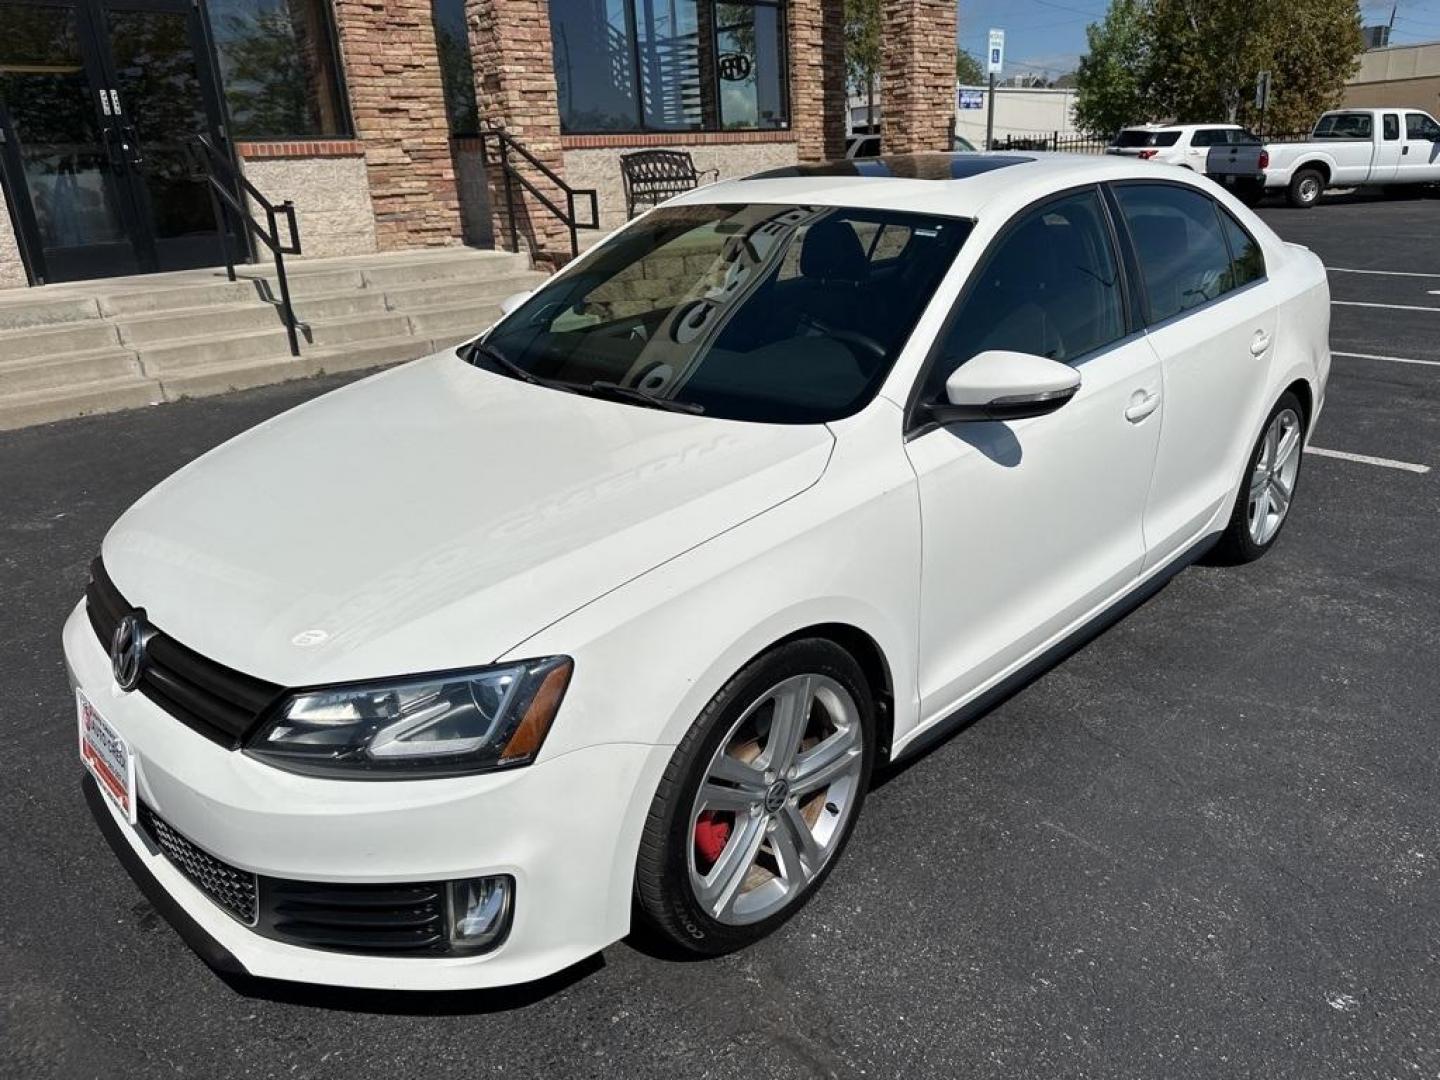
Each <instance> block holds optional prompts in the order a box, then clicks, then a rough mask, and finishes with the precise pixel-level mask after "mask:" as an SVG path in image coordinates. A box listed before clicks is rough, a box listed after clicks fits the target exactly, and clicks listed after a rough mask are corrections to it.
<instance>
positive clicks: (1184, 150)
mask: <svg viewBox="0 0 1440 1080" xmlns="http://www.w3.org/2000/svg"><path fill="white" fill-rule="evenodd" d="M1252 145H1253V146H1259V145H1260V140H1259V139H1258V138H1256V137H1255V136H1254V135H1252V134H1250V132H1248V131H1246V130H1245V129H1244V128H1242V127H1240V126H1239V125H1238V124H1143V125H1140V126H1138V127H1128V128H1121V129H1120V131H1119V132H1117V133H1116V135H1115V138H1113V139H1112V140H1111V141H1110V145H1109V146H1107V147H1106V148H1105V152H1106V153H1107V154H1116V155H1118V156H1120V157H1134V158H1139V159H1141V160H1142V161H1155V162H1158V163H1160V164H1161V165H1180V166H1183V167H1184V168H1187V169H1190V170H1192V171H1194V172H1198V173H1203V172H1204V171H1205V162H1206V158H1207V156H1208V155H1209V153H1210V151H1211V149H1212V148H1214V147H1217V146H1252Z"/></svg>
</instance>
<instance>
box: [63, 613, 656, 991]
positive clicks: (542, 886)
mask: <svg viewBox="0 0 1440 1080" xmlns="http://www.w3.org/2000/svg"><path fill="white" fill-rule="evenodd" d="M64 646H65V656H66V662H67V665H68V667H69V671H70V677H71V680H72V682H73V683H74V684H76V685H78V686H79V687H80V688H81V689H83V690H84V691H85V694H86V696H87V697H88V698H89V699H90V700H91V702H92V703H93V704H94V705H95V707H96V708H97V709H99V710H100V712H101V713H102V714H103V715H104V716H105V718H106V720H108V721H109V722H110V723H111V724H112V725H113V726H114V727H115V728H116V729H117V730H118V731H119V732H120V734H121V735H122V736H123V737H124V738H125V739H126V740H127V742H128V743H129V744H130V747H131V749H132V750H133V752H134V753H135V755H136V757H137V763H136V786H137V789H138V793H139V796H140V799H141V801H142V802H144V803H145V804H147V805H148V806H150V807H152V808H153V809H154V810H155V811H156V812H157V813H158V814H160V815H161V816H162V817H163V818H164V819H165V820H166V821H168V822H169V823H170V824H171V825H172V826H173V827H174V828H175V829H177V830H179V831H180V832H181V833H183V834H184V835H185V836H186V837H187V838H188V839H189V840H190V841H192V842H193V843H194V844H196V845H198V846H199V847H201V848H203V849H204V850H205V851H207V852H209V853H210V854H212V855H214V856H215V857H216V858H219V859H223V860H224V861H225V862H227V863H230V864H231V865H233V866H236V867H239V868H242V869H244V870H249V871H253V872H254V873H256V874H260V875H263V876H268V877H277V878H290V879H297V880H302V881H322V882H340V883H347V882H353V883H362V882H363V883H369V884H376V883H382V882H414V881H436V880H449V879H454V878H469V877H481V876H487V875H493V874H509V875H510V876H512V877H513V878H514V879H515V907H514V919H513V922H512V924H511V928H510V932H509V935H508V937H507V938H506V939H505V941H504V942H503V943H502V944H501V945H500V946H499V947H498V948H496V949H495V950H494V951H492V952H489V953H484V954H481V955H478V956H434V957H395V956H375V955H357V954H352V953H342V952H333V951H327V950H321V949H313V948H305V947H300V946H296V945H293V944H289V943H285V942H281V941H276V940H274V939H271V938H266V937H262V936H260V935H259V934H257V933H256V932H255V931H254V930H252V929H250V928H249V927H247V926H244V925H242V924H241V923H239V922H237V921H236V920H235V919H233V918H231V916H229V915H228V914H226V913H225V911H224V910H222V909H221V908H220V907H219V906H217V905H216V904H215V903H214V902H213V901H212V900H211V899H210V898H209V897H208V896H207V895H206V894H205V893H203V892H201V891H200V889H198V888H197V887H196V886H195V885H193V884H192V883H191V881H190V880H189V879H188V878H186V877H185V876H184V875H183V874H181V873H180V872H179V870H177V869H176V867H175V866H174V865H173V864H171V863H170V861H169V860H168V859H167V858H166V857H165V856H164V854H162V853H161V852H160V851H159V850H158V849H157V848H155V846H154V845H153V844H152V843H151V841H150V840H149V838H148V837H146V836H145V835H144V834H143V833H142V832H141V831H140V830H138V829H136V828H134V827H132V826H131V825H130V824H129V823H128V821H126V820H125V819H124V818H123V816H122V815H120V814H119V813H118V812H116V811H115V810H114V808H113V806H112V805H111V804H110V802H109V801H108V800H106V799H104V798H103V797H101V796H99V793H98V791H96V792H95V794H94V796H93V797H92V804H93V803H94V799H95V798H98V799H99V805H98V806H95V809H96V812H97V814H104V815H108V817H109V819H110V824H111V825H112V826H113V829H110V828H107V829H106V830H105V831H106V832H107V834H108V835H109V838H110V839H111V842H112V844H113V843H117V842H118V843H123V844H124V845H125V846H126V847H127V848H128V850H129V852H130V854H131V855H132V856H133V860H131V859H126V860H124V861H126V862H127V863H130V865H131V869H132V872H133V873H135V876H136V877H137V879H138V880H140V882H141V884H142V887H143V886H144V884H145V879H144V877H142V876H141V871H143V873H144V874H145V875H148V876H149V878H151V879H153V881H154V883H155V884H156V885H157V886H158V888H160V889H162V890H163V891H164V894H165V895H166V896H167V897H168V898H169V899H170V901H172V902H173V904H174V905H175V906H176V907H177V908H178V909H179V910H180V912H182V913H183V915H184V917H185V919H186V920H188V924H187V923H185V922H184V921H182V920H180V919H178V918H172V920H171V921H172V922H174V923H176V925H177V929H179V930H180V931H181V932H182V935H183V936H185V937H186V938H187V940H189V941H191V942H192V944H193V945H195V947H196V948H197V951H199V952H200V953H201V955H202V956H204V957H205V958H206V959H207V960H209V961H210V962H211V963H212V964H214V965H215V966H216V967H219V968H221V969H222V970H226V969H228V970H232V971H233V970H237V969H238V970H243V971H245V972H248V973H249V974H251V975H255V976H260V977H264V978H274V979H286V980H292V981H297V982H310V983H323V984H330V985H336V986H355V987H368V988H378V989H415V990H446V989H466V988H479V987H490V986H503V985H509V984H514V983H521V982H528V981H530V980H533V979H538V978H541V977H543V976H546V975H549V974H553V973H554V972H557V971H560V970H562V969H563V968H566V967H568V966H570V965H571V964H574V963H576V962H578V961H580V960H582V959H584V958H586V957H587V956H590V955H591V954H593V953H595V952H597V951H598V950H600V949H602V948H604V947H605V946H606V945H608V944H610V943H611V942H613V941H616V940H617V939H619V938H621V937H623V936H624V935H625V934H626V933H627V932H628V931H629V926H630V904H631V890H632V882H633V877H634V863H635V853H636V851H637V850H638V847H639V841H640V832H641V829H642V828H643V825H644V819H645V814H646V813H647V811H648V809H649V803H650V796H651V794H652V793H653V791H654V790H655V787H656V785H657V784H658V781H659V777H660V774H661V772H662V771H663V770H664V768H665V764H666V762H667V761H668V759H669V757H670V752H671V751H670V748H668V747H654V746H644V745H635V744H607V745H601V746H594V747H590V748H588V749H584V750H578V751H575V752H573V753H568V754H563V755H561V756H559V757H557V758H554V759H550V760H546V759H544V758H543V757H542V759H541V760H540V761H539V762H537V763H536V764H534V765H531V766H529V767H527V768H523V769H515V770H511V771H508V772H503V773H494V774H490V775H482V776H474V777H459V778H454V779H440V780H420V781H337V780H323V779H318V778H314V777H305V776H298V775H295V774H291V773H287V772H282V771H280V770H277V769H274V768H271V767H269V766H267V765H263V764H261V763H259V762H257V761H255V760H253V759H251V758H249V757H247V756H245V755H244V754H241V753H238V752H235V751H230V750H226V749H224V748H223V747H221V746H218V745H217V744H215V743H213V742H211V741H210V740H208V739H206V738H204V737H203V736H201V735H199V734H197V733H196V732H194V731H191V730H190V729H189V728H186V727H185V726H184V725H183V724H181V723H179V722H178V721H176V720H175V719H174V718H173V717H171V716H169V715H168V714H167V713H165V712H164V711H163V710H161V709H160V708H158V707H157V706H155V705H154V704H153V703H151V702H150V701H149V700H147V699H146V698H145V697H143V696H142V695H140V694H138V693H132V694H127V693H124V692H123V691H121V690H120V689H119V688H118V687H117V686H116V685H115V683H114V680H113V678H112V677H111V673H110V664H109V658H108V657H107V656H106V655H105V653H104V651H103V650H102V649H101V647H100V644H99V642H98V641H97V640H96V638H95V634H94V631H93V630H92V629H91V627H90V624H89V620H88V619H87V618H86V616H85V611H84V604H83V602H82V603H81V604H79V605H77V607H76V608H75V610H74V611H73V612H71V615H70V618H69V619H68V620H67V621H66V624H65V630H64ZM102 821H103V819H102ZM163 910H164V909H163V908H162V911H163ZM190 924H193V925H190ZM232 965H233V966H232Z"/></svg>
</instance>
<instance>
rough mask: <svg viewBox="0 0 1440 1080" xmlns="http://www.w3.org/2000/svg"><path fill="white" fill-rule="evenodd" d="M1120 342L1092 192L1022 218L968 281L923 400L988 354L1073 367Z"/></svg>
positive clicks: (1121, 330)
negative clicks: (998, 352) (959, 370)
mask: <svg viewBox="0 0 1440 1080" xmlns="http://www.w3.org/2000/svg"><path fill="white" fill-rule="evenodd" d="M1124 336H1125V317H1124V308H1123V303H1122V300H1121V295H1120V275H1119V274H1118V272H1117V271H1116V261H1115V254H1114V251H1113V250H1112V247H1111V243H1110V232H1109V227H1108V225H1107V223H1106V221H1105V216H1104V209H1103V208H1102V206H1101V203H1100V197H1099V195H1098V193H1096V192H1094V191H1086V192H1081V193H1077V194H1075V195H1070V196H1066V197H1065V198H1063V199H1059V200H1056V201H1054V202H1049V203H1046V204H1045V205H1044V206H1042V207H1039V208H1037V209H1035V210H1033V211H1030V212H1028V213H1024V214H1022V215H1021V216H1020V217H1018V218H1017V219H1016V220H1015V221H1014V223H1012V225H1011V226H1010V228H1009V229H1008V230H1007V231H1006V232H1005V234H1004V236H1003V238H1002V239H1001V240H1000V242H999V244H998V246H996V247H995V248H994V249H993V250H992V251H991V252H990V253H989V254H988V255H987V256H986V258H985V260H984V262H983V264H982V265H981V267H980V269H979V270H977V271H976V273H975V276H974V277H973V278H972V279H971V285H970V287H969V288H968V289H967V291H966V293H965V298H964V300H963V301H962V302H961V307H960V308H959V309H958V310H957V311H956V313H955V317H954V319H953V320H952V322H951V325H950V329H949V330H948V332H947V333H946V336H945V342H944V347H943V349H942V352H941V355H942V356H943V357H944V360H945V362H944V363H941V364H939V365H937V366H936V369H935V370H934V371H933V372H932V373H931V376H930V385H929V386H927V387H926V391H927V393H930V394H932V395H936V394H939V393H940V392H941V391H942V389H943V386H944V383H945V379H946V378H948V377H949V375H950V373H951V372H952V371H954V370H955V368H956V367H958V366H959V365H960V364H963V363H964V362H965V361H966V360H968V359H970V358H971V357H972V356H975V355H976V354H977V353H982V352H985V351H986V350H989V349H1006V350H1010V351H1013V352H1023V353H1031V354H1033V355H1036V356H1048V357H1049V358H1051V359H1052V360H1062V361H1068V360H1074V359H1075V358H1077V357H1080V356H1083V355H1085V354H1086V353H1089V352H1093V351H1094V350H1096V349H1098V348H1101V347H1103V346H1105V345H1108V344H1110V343H1111V342H1113V341H1117V340H1119V339H1120V338H1122V337H1124Z"/></svg>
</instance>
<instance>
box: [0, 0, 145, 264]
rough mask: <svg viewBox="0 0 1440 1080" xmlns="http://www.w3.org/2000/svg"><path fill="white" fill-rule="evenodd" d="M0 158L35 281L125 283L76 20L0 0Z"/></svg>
mask: <svg viewBox="0 0 1440 1080" xmlns="http://www.w3.org/2000/svg"><path fill="white" fill-rule="evenodd" d="M0 27H3V32H0V139H3V145H0V157H3V162H4V166H5V179H6V194H7V196H8V198H9V201H10V203H11V206H12V207H13V208H14V211H15V218H16V224H17V225H18V226H19V234H20V237H21V239H22V242H23V243H24V246H25V251H26V254H27V256H28V258H27V262H28V263H30V265H31V270H30V272H31V275H32V277H34V278H36V279H38V280H40V281H68V280H74V279H76V278H85V277H103V276H106V275H111V274H129V273H135V272H137V271H139V269H140V261H139V258H138V254H137V252H136V250H135V246H134V244H133V243H132V239H131V237H132V233H133V230H134V222H133V221H131V220H130V214H129V209H128V202H129V195H128V192H127V190H126V179H125V176H124V170H123V164H122V163H121V162H120V161H119V160H118V159H117V158H116V157H115V156H114V155H113V154H112V153H111V149H110V146H109V145H108V144H107V139H108V138H109V136H110V132H109V130H108V126H107V122H108V117H106V116H105V115H104V114H103V113H102V111H101V108H100V93H101V90H100V87H101V86H102V85H104V83H103V80H102V75H101V73H100V71H99V68H98V65H97V62H96V57H95V55H94V52H93V50H91V49H86V48H85V44H86V37H87V33H86V31H87V30H88V27H87V26H86V23H85V19H84V13H83V12H82V11H81V10H80V9H79V8H77V7H74V6H70V5H62V4H55V5H51V4H36V3H30V2H25V3H20V2H17V0H0Z"/></svg>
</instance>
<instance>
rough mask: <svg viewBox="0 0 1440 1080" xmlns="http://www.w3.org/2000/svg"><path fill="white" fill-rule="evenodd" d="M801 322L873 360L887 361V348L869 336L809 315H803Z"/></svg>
mask: <svg viewBox="0 0 1440 1080" xmlns="http://www.w3.org/2000/svg"><path fill="white" fill-rule="evenodd" d="M800 321H801V322H802V323H804V324H805V325H806V326H808V327H810V328H811V329H812V330H818V331H819V332H820V333H822V334H824V335H825V336H826V337H829V338H834V339H835V340H836V341H838V342H840V343H841V344H842V345H849V346H850V347H851V348H853V349H855V350H856V352H857V353H864V354H866V355H868V356H869V357H870V358H871V359H873V360H884V359H885V354H886V352H887V350H886V348H885V346H884V345H881V344H880V342H878V341H876V340H875V339H874V338H873V337H871V336H870V335H869V334H862V333H860V331H858V330H841V329H839V328H838V327H834V326H831V325H830V324H829V323H827V322H824V321H823V320H821V319H817V318H816V317H815V316H814V315H809V314H805V315H801V316H800Z"/></svg>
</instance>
